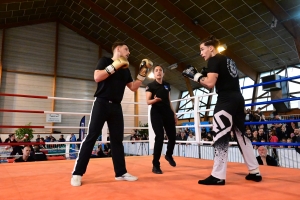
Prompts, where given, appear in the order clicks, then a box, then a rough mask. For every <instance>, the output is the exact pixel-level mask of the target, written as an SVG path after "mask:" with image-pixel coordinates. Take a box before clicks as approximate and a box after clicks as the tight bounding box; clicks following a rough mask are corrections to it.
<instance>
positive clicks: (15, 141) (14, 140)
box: [5, 134, 25, 155]
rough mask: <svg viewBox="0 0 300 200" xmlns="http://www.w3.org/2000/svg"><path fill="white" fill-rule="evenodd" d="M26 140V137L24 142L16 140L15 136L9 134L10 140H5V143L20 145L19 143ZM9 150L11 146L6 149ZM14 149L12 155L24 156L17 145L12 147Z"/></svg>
mask: <svg viewBox="0 0 300 200" xmlns="http://www.w3.org/2000/svg"><path fill="white" fill-rule="evenodd" d="M24 140H25V137H24V138H23V139H22V140H19V139H16V136H15V134H9V136H8V138H7V139H6V140H5V143H18V142H23V141H24ZM8 148H10V146H8V147H6V149H8ZM12 148H13V150H12V152H11V153H10V155H16V154H19V155H22V154H23V152H22V147H21V146H18V145H15V146H12Z"/></svg>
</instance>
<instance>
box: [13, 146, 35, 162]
mask: <svg viewBox="0 0 300 200" xmlns="http://www.w3.org/2000/svg"><path fill="white" fill-rule="evenodd" d="M30 149H31V148H30V146H28V145H27V146H25V147H24V148H23V150H22V152H23V155H22V156H21V157H20V158H16V159H15V161H14V162H34V161H35V160H34V158H33V157H32V156H30V151H31V150H30Z"/></svg>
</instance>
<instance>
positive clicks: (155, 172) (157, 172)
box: [152, 170, 163, 174]
mask: <svg viewBox="0 0 300 200" xmlns="http://www.w3.org/2000/svg"><path fill="white" fill-rule="evenodd" d="M152 172H153V173H154V174H163V172H162V171H160V172H159V171H154V170H152Z"/></svg>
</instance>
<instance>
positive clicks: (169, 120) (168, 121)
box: [150, 106, 176, 167]
mask: <svg viewBox="0 0 300 200" xmlns="http://www.w3.org/2000/svg"><path fill="white" fill-rule="evenodd" d="M150 115H151V116H150V117H151V124H152V128H153V130H154V133H155V144H154V154H153V161H152V164H153V166H155V167H160V162H159V159H160V155H161V151H162V147H163V142H164V128H165V131H166V134H167V136H168V140H169V141H168V146H167V152H166V155H167V156H172V155H173V150H174V146H175V142H176V141H175V140H176V127H175V126H176V124H175V119H174V112H173V111H172V110H171V108H165V107H155V106H152V108H151V112H150Z"/></svg>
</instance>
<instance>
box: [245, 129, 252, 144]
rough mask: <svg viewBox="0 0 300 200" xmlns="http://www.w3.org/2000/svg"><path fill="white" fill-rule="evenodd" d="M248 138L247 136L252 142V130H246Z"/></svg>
mask: <svg viewBox="0 0 300 200" xmlns="http://www.w3.org/2000/svg"><path fill="white" fill-rule="evenodd" d="M246 136H247V138H249V139H250V140H251V141H252V137H253V136H252V133H251V130H250V129H247V130H246Z"/></svg>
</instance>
